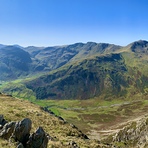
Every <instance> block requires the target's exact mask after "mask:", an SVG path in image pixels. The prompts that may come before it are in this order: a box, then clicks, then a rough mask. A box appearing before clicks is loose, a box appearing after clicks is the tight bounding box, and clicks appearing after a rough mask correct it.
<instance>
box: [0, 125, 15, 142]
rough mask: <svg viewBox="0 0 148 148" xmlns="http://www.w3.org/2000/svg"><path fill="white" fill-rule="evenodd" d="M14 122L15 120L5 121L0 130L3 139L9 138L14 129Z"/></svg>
mask: <svg viewBox="0 0 148 148" xmlns="http://www.w3.org/2000/svg"><path fill="white" fill-rule="evenodd" d="M15 123H16V122H9V123H6V124H5V125H4V126H3V128H2V129H1V130H0V137H2V138H4V139H9V138H10V137H11V135H12V133H13V131H14V127H15Z"/></svg>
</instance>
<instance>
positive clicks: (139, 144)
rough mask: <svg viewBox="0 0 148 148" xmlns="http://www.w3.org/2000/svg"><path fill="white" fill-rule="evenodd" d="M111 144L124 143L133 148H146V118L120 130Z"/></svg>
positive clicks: (147, 139) (147, 144)
mask: <svg viewBox="0 0 148 148" xmlns="http://www.w3.org/2000/svg"><path fill="white" fill-rule="evenodd" d="M113 142H118V143H124V144H126V145H131V146H133V147H135V148H146V147H148V118H144V119H141V120H139V121H134V122H132V123H131V124H129V125H127V126H126V127H124V128H123V129H122V130H120V131H119V132H118V133H116V135H115V136H114V138H113Z"/></svg>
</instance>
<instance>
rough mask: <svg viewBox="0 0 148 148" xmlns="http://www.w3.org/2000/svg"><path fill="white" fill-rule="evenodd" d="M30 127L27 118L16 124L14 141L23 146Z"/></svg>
mask: <svg viewBox="0 0 148 148" xmlns="http://www.w3.org/2000/svg"><path fill="white" fill-rule="evenodd" d="M31 125H32V122H31V120H30V119H28V118H25V119H23V120H22V121H19V122H16V124H15V128H14V132H13V137H14V139H15V141H19V142H21V143H22V144H23V145H25V144H26V142H27V140H28V138H29V135H30V130H31Z"/></svg>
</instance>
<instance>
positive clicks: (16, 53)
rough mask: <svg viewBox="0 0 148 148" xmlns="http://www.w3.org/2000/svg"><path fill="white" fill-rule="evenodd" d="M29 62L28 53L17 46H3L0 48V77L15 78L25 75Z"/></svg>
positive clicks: (2, 78) (5, 78) (3, 78)
mask: <svg viewBox="0 0 148 148" xmlns="http://www.w3.org/2000/svg"><path fill="white" fill-rule="evenodd" d="M31 63H32V60H31V58H30V55H29V53H27V52H25V51H24V50H22V49H20V48H18V47H15V46H5V47H3V48H0V73H1V77H0V79H1V80H7V79H16V78H18V77H19V76H20V75H27V74H28V72H29V65H30V64H31Z"/></svg>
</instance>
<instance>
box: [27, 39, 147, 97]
mask: <svg viewBox="0 0 148 148" xmlns="http://www.w3.org/2000/svg"><path fill="white" fill-rule="evenodd" d="M89 44H90V43H89ZM91 44H93V45H91V47H93V46H94V44H95V43H91ZM95 46H96V44H95ZM97 46H98V45H97ZM101 46H102V44H101ZM99 49H100V48H99ZM147 50H148V44H147V42H146V41H137V42H134V43H132V44H130V45H128V46H126V47H124V48H121V49H120V50H117V51H115V52H116V54H115V53H114V54H103V55H100V54H99V53H98V56H97V54H96V56H94V55H91V54H90V56H88V55H89V54H88V55H86V58H83V57H84V55H83V54H82V59H80V58H78V60H76V57H78V56H79V55H80V52H79V54H77V55H76V56H75V57H73V58H72V59H71V62H69V64H67V65H65V66H64V67H61V68H60V69H57V70H56V71H54V72H51V73H49V74H48V75H44V76H42V77H39V78H37V79H35V80H33V81H30V82H27V83H25V85H26V86H27V88H28V89H31V90H33V92H35V94H36V98H37V99H47V98H50V99H88V98H93V97H97V96H104V97H105V98H106V97H110V96H111V97H112V98H113V97H121V96H123V97H127V96H128V97H129V96H133V95H136V94H138V93H143V94H144V93H147V88H148V64H147V63H148V52H147ZM82 51H83V50H82ZM93 53H95V52H93ZM73 60H74V61H73Z"/></svg>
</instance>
